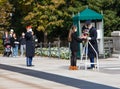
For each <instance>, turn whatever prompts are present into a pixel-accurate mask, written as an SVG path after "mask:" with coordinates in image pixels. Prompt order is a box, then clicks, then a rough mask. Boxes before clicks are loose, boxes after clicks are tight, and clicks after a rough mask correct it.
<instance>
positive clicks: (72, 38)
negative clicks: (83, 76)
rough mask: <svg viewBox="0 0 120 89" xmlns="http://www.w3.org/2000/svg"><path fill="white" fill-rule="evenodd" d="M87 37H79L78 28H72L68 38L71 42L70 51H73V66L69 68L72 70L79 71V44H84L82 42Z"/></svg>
mask: <svg viewBox="0 0 120 89" xmlns="http://www.w3.org/2000/svg"><path fill="white" fill-rule="evenodd" d="M84 38H85V37H81V38H80V37H78V36H77V27H76V26H72V29H71V30H70V32H69V36H68V41H70V49H71V61H70V62H71V65H70V67H69V69H70V70H77V69H78V67H77V65H76V63H77V52H78V50H79V44H78V43H80V42H82V40H83V39H84Z"/></svg>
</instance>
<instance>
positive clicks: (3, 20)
mask: <svg viewBox="0 0 120 89" xmlns="http://www.w3.org/2000/svg"><path fill="white" fill-rule="evenodd" d="M0 10H1V12H0V30H2V31H3V30H6V29H8V28H9V26H10V25H11V23H10V21H11V14H12V13H11V12H12V5H11V4H10V3H9V2H8V0H0Z"/></svg>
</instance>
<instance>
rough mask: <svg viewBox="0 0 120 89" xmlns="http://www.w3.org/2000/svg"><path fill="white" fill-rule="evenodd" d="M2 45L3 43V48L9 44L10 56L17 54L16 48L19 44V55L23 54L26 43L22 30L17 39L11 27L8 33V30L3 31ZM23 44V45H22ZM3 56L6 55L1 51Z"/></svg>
mask: <svg viewBox="0 0 120 89" xmlns="http://www.w3.org/2000/svg"><path fill="white" fill-rule="evenodd" d="M2 39H3V45H4V48H5V47H6V46H7V45H10V46H11V54H10V55H11V56H12V57H17V56H18V49H19V46H20V55H21V56H23V55H24V52H25V44H26V40H25V33H24V32H23V33H22V35H21V37H20V39H18V37H17V35H16V33H15V32H14V30H13V29H11V30H10V34H9V32H8V31H5V33H4V35H3V37H2ZM23 45H24V47H23ZM3 56H6V55H5V51H4V53H3Z"/></svg>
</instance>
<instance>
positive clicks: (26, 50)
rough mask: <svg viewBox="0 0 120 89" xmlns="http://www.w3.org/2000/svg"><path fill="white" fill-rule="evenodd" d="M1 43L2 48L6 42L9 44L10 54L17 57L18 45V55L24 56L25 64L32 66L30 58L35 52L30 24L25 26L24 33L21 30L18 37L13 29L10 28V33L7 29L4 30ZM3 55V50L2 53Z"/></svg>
mask: <svg viewBox="0 0 120 89" xmlns="http://www.w3.org/2000/svg"><path fill="white" fill-rule="evenodd" d="M2 39H3V45H4V48H5V47H6V45H7V44H9V45H10V46H11V56H12V57H17V56H18V48H19V46H20V56H24V54H25V56H26V65H27V66H33V65H32V60H33V57H34V54H35V40H36V36H35V35H34V32H33V31H32V27H31V26H27V27H26V33H24V32H22V34H21V37H20V38H19V39H18V37H17V36H16V33H15V32H14V31H13V29H11V30H10V34H9V32H8V31H5V33H4V35H3V37H2ZM3 56H5V52H4V54H3Z"/></svg>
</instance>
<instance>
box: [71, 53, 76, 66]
mask: <svg viewBox="0 0 120 89" xmlns="http://www.w3.org/2000/svg"><path fill="white" fill-rule="evenodd" d="M71 54H72V55H71V66H76V63H77V58H76V56H77V52H76V51H72V53H71Z"/></svg>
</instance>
